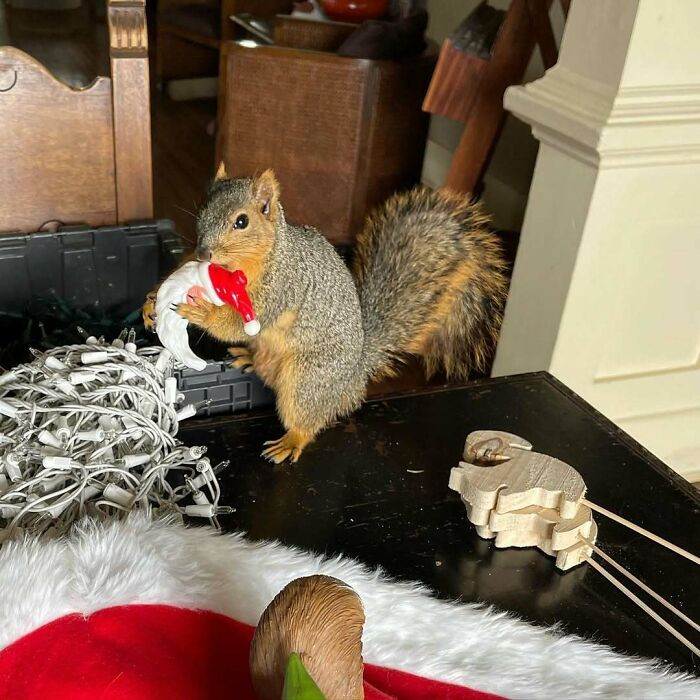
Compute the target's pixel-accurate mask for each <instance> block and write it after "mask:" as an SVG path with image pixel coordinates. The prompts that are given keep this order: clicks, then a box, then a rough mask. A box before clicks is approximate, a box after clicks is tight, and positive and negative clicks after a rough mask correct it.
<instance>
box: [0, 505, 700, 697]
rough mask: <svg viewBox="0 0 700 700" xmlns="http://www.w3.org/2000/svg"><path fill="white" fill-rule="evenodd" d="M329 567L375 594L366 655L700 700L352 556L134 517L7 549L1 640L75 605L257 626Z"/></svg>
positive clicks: (0, 566) (530, 683)
mask: <svg viewBox="0 0 700 700" xmlns="http://www.w3.org/2000/svg"><path fill="white" fill-rule="evenodd" d="M314 573H323V574H328V575H331V576H336V577H337V578H339V579H342V580H343V581H345V582H347V583H348V584H349V585H351V586H352V587H353V588H354V589H355V590H356V591H357V592H358V594H359V595H360V597H361V598H362V600H363V603H364V606H365V611H366V617H367V623H366V626H365V632H364V637H363V639H364V656H365V660H366V661H368V662H370V663H374V664H381V665H383V666H388V667H392V668H397V669H402V670H406V671H409V672H413V673H417V674H420V675H423V676H427V677H430V678H436V679H440V680H444V681H450V682H453V683H457V684H461V685H466V686H469V687H472V688H477V689H480V690H485V691H490V692H492V693H497V694H501V695H505V696H507V697H511V698H530V697H532V698H535V697H537V698H544V697H547V698H549V697H567V698H634V699H635V700H639V699H640V698H664V699H665V700H668V699H670V698H679V699H680V698H683V699H684V700H685V699H687V698H693V697H694V698H700V680H698V679H693V678H691V677H690V676H688V675H684V674H680V673H677V672H674V671H671V670H668V669H664V668H663V667H662V666H660V665H655V664H653V663H652V662H650V661H643V660H637V659H632V658H629V657H624V656H622V655H620V654H617V653H615V652H613V651H611V650H610V649H608V648H606V647H604V646H601V645H598V644H593V643H590V642H585V641H583V640H581V639H578V638H575V637H571V636H563V635H561V634H559V633H557V632H555V631H552V630H548V629H544V628H538V627H535V626H533V625H530V624H526V623H524V622H521V621H519V620H516V619H514V618H513V617H512V616H510V615H507V614H505V613H501V612H496V611H494V610H492V609H488V608H485V607H483V606H478V605H466V604H451V603H446V602H444V601H439V600H436V599H434V598H433V597H431V595H430V594H429V592H428V591H427V590H426V589H425V588H423V587H421V586H420V585H417V584H409V583H397V582H395V581H391V580H389V579H387V578H386V577H385V576H383V575H382V574H381V572H376V571H370V570H369V569H367V568H365V567H363V566H362V565H360V564H358V563H356V562H353V561H349V560H346V559H340V558H337V559H326V558H324V557H321V556H315V555H311V554H308V553H304V552H301V551H297V550H294V549H291V548H288V547H284V546H282V545H279V544H274V543H263V544H261V543H253V542H250V541H248V540H246V539H245V538H244V537H243V536H242V535H223V536H220V535H217V534H215V533H214V532H212V531H211V530H208V529H204V528H185V527H184V526H182V525H179V524H175V523H168V522H163V521H160V522H155V523H154V522H150V521H149V520H147V519H145V518H144V517H143V516H133V515H132V516H131V517H130V518H129V519H128V520H126V521H122V522H110V523H107V524H95V523H91V522H84V523H82V524H80V525H78V526H76V528H75V530H74V532H73V534H72V536H71V537H70V538H69V539H68V540H64V541H42V542H39V541H37V540H36V539H31V538H28V539H26V540H25V541H20V542H11V543H7V544H6V545H4V546H3V547H2V549H1V550H0V591H1V592H2V598H1V601H0V648H1V647H4V646H6V645H7V644H9V643H10V642H12V641H14V640H16V639H18V638H20V637H21V636H23V635H24V634H26V633H28V632H30V631H31V630H33V629H36V628H37V627H39V626H41V625H43V624H45V623H47V622H49V621H50V620H53V619H56V618H58V617H60V616H62V615H65V614H68V613H71V612H81V613H91V612H93V611H95V610H99V609H101V608H106V607H110V606H114V605H124V604H129V603H167V604H172V605H177V606H180V607H188V608H202V609H208V610H212V611H216V612H219V613H223V614H225V615H228V616H230V617H233V618H235V619H237V620H240V621H242V622H247V623H249V624H256V623H257V621H258V619H259V616H260V614H261V613H262V611H263V610H264V608H265V607H266V606H267V604H268V603H269V602H270V601H271V600H272V598H273V597H274V596H275V594H276V593H277V592H278V591H280V590H281V589H282V588H283V587H284V585H285V584H287V583H288V582H289V581H291V580H292V579H294V578H296V577H298V576H305V575H309V574H314Z"/></svg>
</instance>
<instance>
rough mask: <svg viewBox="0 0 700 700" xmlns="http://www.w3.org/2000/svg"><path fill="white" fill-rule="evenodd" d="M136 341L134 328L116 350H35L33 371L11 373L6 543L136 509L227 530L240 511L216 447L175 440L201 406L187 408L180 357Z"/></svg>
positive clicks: (1, 480) (0, 476) (3, 512)
mask: <svg viewBox="0 0 700 700" xmlns="http://www.w3.org/2000/svg"><path fill="white" fill-rule="evenodd" d="M134 340H135V335H134V333H133V331H130V332H129V333H128V334H127V332H126V331H124V332H122V334H121V335H120V336H119V338H117V339H116V340H114V341H113V342H112V344H111V345H110V344H106V343H105V342H104V340H103V339H99V340H98V339H97V338H94V337H89V338H87V339H86V341H85V344H83V345H66V346H62V347H58V348H55V349H52V350H50V351H48V352H46V353H42V352H38V351H36V350H32V354H33V355H34V357H35V359H34V361H33V362H31V363H27V364H22V365H18V366H17V367H15V368H14V369H12V370H11V371H9V372H6V373H4V374H3V375H1V376H0V542H1V541H3V540H4V539H8V538H10V537H13V536H15V535H16V534H17V533H18V532H21V531H22V530H27V531H30V532H33V533H36V532H39V533H47V534H50V535H59V534H62V533H63V532H65V531H66V530H67V529H68V528H69V527H70V525H71V524H72V523H73V522H74V521H75V520H76V519H77V518H79V517H82V516H83V515H91V516H95V517H120V516H123V515H124V514H126V513H128V512H129V511H131V510H132V509H134V508H144V509H148V510H149V511H151V513H158V514H166V513H176V514H180V515H188V516H195V517H204V518H209V519H210V521H211V523H212V524H213V525H214V526H216V527H218V526H219V524H218V520H217V515H220V514H222V513H230V512H232V509H231V508H228V507H226V506H220V505H219V500H220V497H221V491H220V488H219V483H218V480H217V476H216V475H217V473H219V472H220V470H221V469H223V468H224V467H225V466H227V464H228V463H227V462H222V463H221V464H219V465H217V466H216V467H213V466H212V464H211V462H210V461H209V459H208V458H207V457H205V452H206V447H202V446H194V447H188V446H185V445H183V443H182V442H181V441H180V440H178V439H176V437H175V436H176V435H177V432H178V428H179V424H180V421H182V420H185V419H187V418H190V417H192V416H194V415H195V414H196V412H197V410H198V408H199V407H200V406H199V405H195V404H187V405H182V404H183V401H184V397H183V396H182V394H180V393H179V392H178V387H177V380H176V378H175V377H174V376H173V369H174V363H173V359H172V355H171V354H170V353H169V352H168V351H167V350H164V349H162V348H145V349H137V348H136V344H135V342H134ZM178 472H179V478H177V476H176V475H177V473H178ZM169 475H170V477H171V478H170V479H169V478H168V476H169ZM173 477H175V478H173ZM173 482H176V483H178V484H179V485H174V483H173ZM183 501H184V502H185V504H184V505H183V504H182V502H183Z"/></svg>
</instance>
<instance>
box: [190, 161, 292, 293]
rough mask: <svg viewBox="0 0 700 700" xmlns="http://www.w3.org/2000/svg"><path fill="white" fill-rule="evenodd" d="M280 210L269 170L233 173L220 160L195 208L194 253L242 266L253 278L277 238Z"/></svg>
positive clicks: (204, 258)
mask: <svg viewBox="0 0 700 700" xmlns="http://www.w3.org/2000/svg"><path fill="white" fill-rule="evenodd" d="M280 216H281V209H280V205H279V185H278V184H277V179H276V178H275V174H274V173H273V172H272V170H265V171H264V172H263V173H262V174H261V175H259V176H257V177H255V178H233V179H231V178H229V177H228V175H227V174H226V168H225V166H224V164H223V163H221V165H220V166H219V169H218V171H217V173H216V177H215V178H214V181H213V183H212V185H211V187H210V188H209V192H208V194H207V199H206V202H205V203H204V206H203V207H202V208H201V209H200V210H199V212H198V214H197V249H196V255H197V258H198V259H199V260H202V261H207V262H208V261H211V262H213V263H216V264H217V265H221V266H222V267H225V268H227V269H228V270H243V271H244V272H245V274H246V276H247V278H248V280H249V282H254V281H255V279H256V278H257V277H258V276H259V274H260V273H261V272H262V268H263V263H264V260H265V258H266V257H267V255H268V253H269V252H270V250H271V249H272V246H273V244H274V242H275V230H276V226H277V223H278V219H279V217H280Z"/></svg>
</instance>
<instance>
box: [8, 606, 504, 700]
mask: <svg viewBox="0 0 700 700" xmlns="http://www.w3.org/2000/svg"><path fill="white" fill-rule="evenodd" d="M252 636H253V628H252V627H250V626H249V625H244V624H241V623H240V622H237V621H236V620H232V619H231V618H228V617H225V616H223V615H217V614H215V613H212V612H207V611H196V610H185V609H183V608H176V607H171V606H167V605H128V606H122V607H114V608H106V609H104V610H100V611H98V612H96V613H94V614H93V615H90V616H88V617H83V616H82V615H67V616H66V617H62V618H60V619H58V620H55V621H54V622H51V623H49V624H47V625H45V626H44V627H41V628H39V629H37V630H35V631H33V632H31V633H30V634H28V635H26V636H25V637H22V638H21V639H19V640H18V641H16V642H15V643H13V644H12V645H10V646H9V647H6V648H5V649H4V650H2V651H1V652H0V699H1V700H39V699H41V700H63V699H68V698H70V700H88V699H90V700H93V699H94V698H100V699H101V700H117V699H119V700H127V699H128V700H132V699H133V700H155V699H160V698H167V699H168V700H180V699H181V700H198V699H200V698H201V699H202V700H204V699H205V698H206V699H212V698H216V699H217V700H222V699H223V698H231V700H254V698H255V696H254V694H253V687H252V684H251V681H250V675H249V672H248V649H249V646H250V640H251V639H252ZM365 697H366V698H367V700H386V699H387V698H390V699H397V700H398V699H400V700H432V699H433V698H435V699H437V698H448V699H449V700H489V699H493V698H495V696H493V695H489V694H487V693H482V692H479V691H476V690H471V689H469V688H462V687H458V686H453V685H448V684H445V683H439V682H436V681H431V680H428V679H425V678H419V677H417V676H413V675H411V674H407V673H402V672H400V671H393V670H389V669H385V668H381V667H378V666H369V665H366V666H365Z"/></svg>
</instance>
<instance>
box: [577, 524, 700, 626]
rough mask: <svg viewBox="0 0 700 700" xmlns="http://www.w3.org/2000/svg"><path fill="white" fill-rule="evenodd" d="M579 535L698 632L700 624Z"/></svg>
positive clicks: (601, 555) (583, 540)
mask: <svg viewBox="0 0 700 700" xmlns="http://www.w3.org/2000/svg"><path fill="white" fill-rule="evenodd" d="M579 537H580V539H581V541H582V542H585V543H586V544H587V545H588V546H589V547H590V548H591V549H592V550H593V551H594V552H595V553H596V554H597V555H598V556H599V557H600V558H601V559H603V560H604V561H606V562H608V564H610V566H612V567H614V568H615V569H617V570H618V571H619V572H620V573H621V574H623V575H624V576H626V577H627V578H628V579H629V580H630V581H632V582H633V583H636V584H637V585H638V586H639V587H640V588H641V589H642V590H643V591H645V592H646V593H648V594H649V595H650V596H651V597H652V598H654V600H657V601H658V602H659V603H661V605H664V606H665V607H667V608H668V609H669V610H670V611H671V612H672V613H673V614H674V615H677V616H678V617H679V618H680V619H681V620H683V622H685V623H687V624H689V625H690V626H691V627H692V628H693V629H695V630H697V631H698V632H700V625H699V624H698V623H697V622H695V620H691V619H690V618H689V617H688V616H687V615H686V614H685V613H683V612H681V611H680V610H679V609H678V608H677V607H675V606H674V605H673V604H671V603H669V602H668V601H667V600H666V598H664V597H663V596H661V595H659V594H658V593H657V592H656V591H655V590H654V589H653V588H649V586H647V585H646V583H644V581H641V580H640V579H638V578H637V577H636V576H635V575H634V574H632V573H630V572H629V571H627V569H625V567H624V566H622V564H618V563H617V562H616V561H615V560H614V559H613V558H612V557H611V556H610V555H608V554H606V553H605V552H604V551H603V550H602V549H600V548H598V547H596V546H595V544H593V542H591V541H590V540H589V539H588V538H586V537H583V536H582V535H580V536H579Z"/></svg>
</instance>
